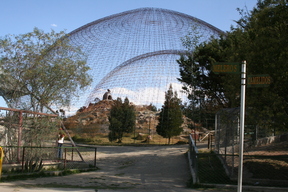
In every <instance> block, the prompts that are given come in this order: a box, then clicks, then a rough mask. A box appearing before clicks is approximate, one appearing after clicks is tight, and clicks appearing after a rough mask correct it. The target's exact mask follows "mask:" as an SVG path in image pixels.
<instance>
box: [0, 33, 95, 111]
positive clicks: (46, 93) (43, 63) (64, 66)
mask: <svg viewBox="0 0 288 192" xmlns="http://www.w3.org/2000/svg"><path fill="white" fill-rule="evenodd" d="M0 66H1V68H2V73H1V74H0V75H1V78H0V79H1V80H0V84H1V85H0V95H1V96H3V98H4V99H5V101H6V102H7V104H8V106H9V107H14V108H16V107H17V108H23V109H29V110H34V111H43V109H44V106H45V107H48V108H49V109H50V110H52V109H51V106H52V105H54V106H55V105H58V106H60V107H61V106H68V105H69V103H70V101H71V98H72V97H74V96H77V90H80V89H84V88H85V87H86V86H87V85H89V84H90V82H91V77H90V76H89V75H88V74H87V71H88V70H89V67H87V65H86V57H85V55H84V54H83V53H82V52H81V50H80V48H79V47H75V46H72V45H71V44H69V39H68V38H67V35H66V34H65V33H64V32H60V33H56V32H54V31H51V32H50V33H44V32H43V31H42V30H40V29H38V28H34V30H33V31H32V32H30V33H27V34H22V35H17V36H15V35H7V36H5V37H3V38H0ZM23 99H24V101H23ZM21 101H22V102H21Z"/></svg>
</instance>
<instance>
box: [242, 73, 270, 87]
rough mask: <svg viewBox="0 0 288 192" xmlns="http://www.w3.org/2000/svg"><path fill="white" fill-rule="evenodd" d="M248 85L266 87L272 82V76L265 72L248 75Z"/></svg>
mask: <svg viewBox="0 0 288 192" xmlns="http://www.w3.org/2000/svg"><path fill="white" fill-rule="evenodd" d="M247 81H248V87H268V86H269V85H270V84H271V83H272V78H271V77H270V76H269V75H267V74H261V75H248V79H247Z"/></svg>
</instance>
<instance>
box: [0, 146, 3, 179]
mask: <svg viewBox="0 0 288 192" xmlns="http://www.w3.org/2000/svg"><path fill="white" fill-rule="evenodd" d="M3 159H4V151H3V149H2V147H0V180H1V178H2V162H3Z"/></svg>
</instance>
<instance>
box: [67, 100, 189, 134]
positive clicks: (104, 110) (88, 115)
mask: <svg viewBox="0 0 288 192" xmlns="http://www.w3.org/2000/svg"><path fill="white" fill-rule="evenodd" d="M113 102H114V101H113V100H102V101H99V102H98V103H94V104H92V103H91V104H90V105H89V106H88V107H82V108H81V109H79V110H78V111H77V113H76V115H74V116H71V117H69V118H67V119H66V120H65V121H64V125H65V127H66V128H67V129H69V130H75V131H76V130H78V131H79V130H82V131H84V130H86V131H88V132H89V130H91V129H93V132H94V133H108V132H109V129H108V127H109V120H108V117H109V114H110V110H111V107H112V105H113ZM132 105H133V104H132ZM135 109H136V132H141V133H148V132H150V133H151V132H154V133H155V132H156V126H157V124H158V117H159V111H153V110H152V107H151V106H145V105H144V106H138V105H135ZM190 123H192V122H191V120H190V119H188V118H185V117H184V124H183V128H184V131H188V132H190V130H188V124H190Z"/></svg>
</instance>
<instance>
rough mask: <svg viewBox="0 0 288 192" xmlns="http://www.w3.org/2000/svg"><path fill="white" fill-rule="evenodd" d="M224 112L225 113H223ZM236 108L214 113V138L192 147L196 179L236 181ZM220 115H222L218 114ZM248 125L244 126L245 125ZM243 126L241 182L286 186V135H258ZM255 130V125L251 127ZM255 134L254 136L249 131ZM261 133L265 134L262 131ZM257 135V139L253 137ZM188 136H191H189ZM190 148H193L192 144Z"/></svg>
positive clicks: (237, 138) (237, 140) (287, 173)
mask: <svg viewBox="0 0 288 192" xmlns="http://www.w3.org/2000/svg"><path fill="white" fill-rule="evenodd" d="M223 114H225V115H223ZM237 114H238V110H237V109H229V110H225V111H222V112H221V113H218V114H217V115H219V116H217V115H216V129H215V135H214V136H213V137H212V138H215V139H214V141H213V142H211V139H210V141H209V145H208V146H212V148H211V147H209V149H207V148H206V146H205V147H202V148H201V147H200V148H199V145H200V143H198V145H197V146H198V153H194V152H193V151H195V150H192V153H190V154H191V155H193V154H194V157H191V158H190V159H196V161H197V162H196V163H193V165H197V167H196V168H194V170H195V171H196V179H197V181H198V182H199V183H202V184H203V183H217V184H218V183H221V184H237V181H238V168H239V136H238V135H239V134H238V133H239V121H238V118H237ZM220 116H221V117H220ZM246 127H247V126H246ZM246 127H245V133H246V134H245V140H244V154H243V183H244V184H250V185H262V186H285V187H288V184H287V180H288V135H287V134H281V135H278V136H266V137H260V135H261V134H260V133H259V132H258V134H257V132H251V129H249V126H248V128H247V129H246ZM254 130H257V129H254ZM253 134H254V135H255V134H257V137H253V136H251V135H253ZM263 136H264V135H263ZM255 138H257V139H255ZM190 139H193V138H192V137H190ZM192 144H194V142H191V141H190V151H191V149H193V148H195V146H191V145H192Z"/></svg>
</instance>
